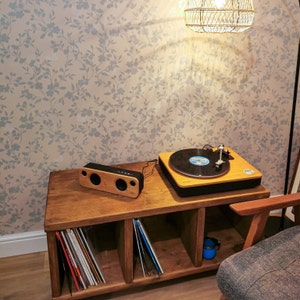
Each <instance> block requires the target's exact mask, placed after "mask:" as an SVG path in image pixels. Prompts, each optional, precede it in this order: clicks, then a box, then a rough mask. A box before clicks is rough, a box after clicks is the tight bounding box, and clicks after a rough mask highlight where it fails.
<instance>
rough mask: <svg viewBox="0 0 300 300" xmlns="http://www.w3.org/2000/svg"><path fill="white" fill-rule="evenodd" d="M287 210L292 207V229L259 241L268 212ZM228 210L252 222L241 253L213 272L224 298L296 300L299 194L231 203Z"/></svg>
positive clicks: (299, 268)
mask: <svg viewBox="0 0 300 300" xmlns="http://www.w3.org/2000/svg"><path fill="white" fill-rule="evenodd" d="M290 206H294V212H295V226H293V227H291V228H288V229H285V230H283V231H280V232H279V233H277V234H276V235H273V236H272V237H269V238H266V239H263V236H264V228H265V225H266V222H267V219H268V217H269V212H270V211H272V210H276V209H279V208H286V207H290ZM231 208H232V209H233V210H234V211H235V212H236V213H238V214H239V215H241V216H253V218H252V222H251V225H250V228H249V232H248V235H247V237H246V240H245V244H244V249H243V250H242V251H241V252H238V253H236V254H234V255H232V256H230V257H228V258H227V259H225V260H224V261H223V262H222V263H221V265H220V267H219V270H218V272H217V283H218V286H219V289H220V290H221V292H222V294H223V295H224V298H226V299H228V300H235V299H236V300H264V299H272V300H275V299H280V300H289V299H290V300H299V299H300V193H296V194H289V195H284V196H279V197H274V198H267V199H261V200H255V201H248V202H242V203H235V204H232V205H231ZM262 239H263V240H262Z"/></svg>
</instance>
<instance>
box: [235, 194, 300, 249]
mask: <svg viewBox="0 0 300 300" xmlns="http://www.w3.org/2000/svg"><path fill="white" fill-rule="evenodd" d="M290 206H294V207H295V224H297V225H300V193H294V194H288V195H283V196H277V197H273V198H264V199H259V200H254V201H246V202H239V203H234V204H231V205H230V208H231V209H232V210H233V211H235V212H236V213H237V214H239V215H240V216H253V218H252V222H251V225H250V228H249V231H248V235H247V237H246V240H245V244H244V249H246V248H248V247H250V246H252V245H253V244H255V243H257V242H258V241H259V240H261V239H262V238H263V234H264V230H265V226H266V223H267V219H268V217H269V214H270V211H272V210H276V209H282V208H287V207H290Z"/></svg>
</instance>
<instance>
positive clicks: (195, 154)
mask: <svg viewBox="0 0 300 300" xmlns="http://www.w3.org/2000/svg"><path fill="white" fill-rule="evenodd" d="M219 155H220V153H219V151H213V150H212V149H198V148H192V149H183V150H179V151H177V152H174V153H173V154H172V155H171V156H170V159H169V165H170V167H171V168H172V169H173V170H174V171H175V172H178V173H180V174H183V175H185V176H189V177H194V178H201V179H205V178H215V177H219V176H222V175H224V174H226V173H227V172H228V171H229V169H230V163H229V160H228V157H225V156H224V155H223V156H222V164H221V165H220V166H216V162H217V161H218V160H219Z"/></svg>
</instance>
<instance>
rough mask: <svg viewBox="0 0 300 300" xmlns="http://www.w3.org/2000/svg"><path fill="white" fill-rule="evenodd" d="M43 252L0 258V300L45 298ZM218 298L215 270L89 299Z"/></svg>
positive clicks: (46, 279) (47, 284)
mask: <svg viewBox="0 0 300 300" xmlns="http://www.w3.org/2000/svg"><path fill="white" fill-rule="evenodd" d="M49 299H51V289H50V275H49V266H48V254H47V252H39V253H33V254H27V255H21V256H14V257H8V258H1V259H0V300H49ZM108 299H116V300H127V299H130V300H139V299H143V300H150V299H151V300H153V299H160V300H175V299H176V300H178V299H181V300H183V299H184V300H195V299H201V300H220V299H221V293H220V291H219V289H218V287H217V283H216V278H215V274H206V276H205V277H203V275H196V276H190V277H187V278H184V279H180V280H172V281H169V282H164V283H160V284H154V285H151V286H147V287H144V288H138V289H134V290H128V291H123V292H118V293H110V294H107V295H103V296H98V297H94V298H92V299H90V300H108Z"/></svg>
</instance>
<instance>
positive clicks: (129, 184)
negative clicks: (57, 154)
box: [79, 163, 144, 198]
mask: <svg viewBox="0 0 300 300" xmlns="http://www.w3.org/2000/svg"><path fill="white" fill-rule="evenodd" d="M79 183H80V185H82V186H84V187H87V188H92V189H95V190H99V191H104V192H108V193H113V194H117V195H122V196H126V197H130V198H137V197H138V196H139V194H140V193H141V191H142V189H143V187H144V176H143V174H142V173H141V172H136V171H131V170H126V169H121V168H116V167H111V166H105V165H101V164H96V163H88V164H87V165H85V166H84V167H83V168H82V169H81V170H80V173H79Z"/></svg>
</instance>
